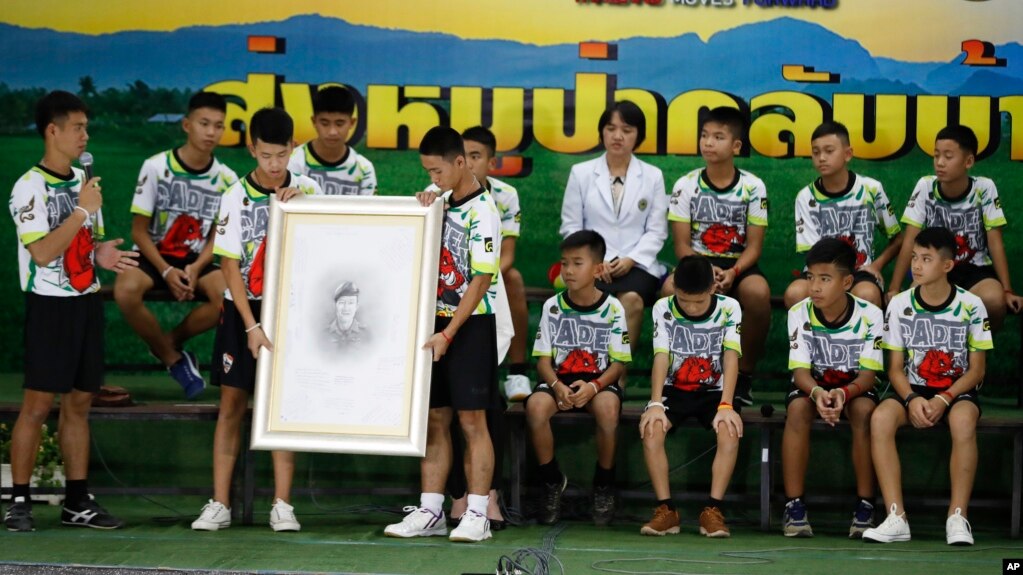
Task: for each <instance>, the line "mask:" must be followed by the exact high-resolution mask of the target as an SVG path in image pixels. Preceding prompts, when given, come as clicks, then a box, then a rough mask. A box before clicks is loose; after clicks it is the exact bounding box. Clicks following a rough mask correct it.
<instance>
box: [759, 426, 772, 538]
mask: <svg viewBox="0 0 1023 575" xmlns="http://www.w3.org/2000/svg"><path fill="white" fill-rule="evenodd" d="M770 529H771V428H770V427H768V426H764V427H761V428H760V530H761V531H768V530H770Z"/></svg>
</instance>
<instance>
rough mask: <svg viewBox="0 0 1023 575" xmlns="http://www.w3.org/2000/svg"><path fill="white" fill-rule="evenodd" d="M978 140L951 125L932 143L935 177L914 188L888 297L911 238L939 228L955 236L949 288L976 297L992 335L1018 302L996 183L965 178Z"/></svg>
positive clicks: (902, 270) (904, 267)
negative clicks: (904, 235) (927, 229)
mask: <svg viewBox="0 0 1023 575" xmlns="http://www.w3.org/2000/svg"><path fill="white" fill-rule="evenodd" d="M977 147H978V143H977V136H976V134H974V133H973V130H971V129H970V128H969V127H967V126H961V125H951V126H946V127H945V128H942V129H941V131H939V132H938V135H937V137H936V138H935V143H934V175H933V176H924V177H922V178H920V180H919V181H918V182H917V183H916V187H915V188H914V189H913V195H911V196H910V197H909V203H908V204H906V210H905V211H904V212H903V213H902V223H904V224H906V238H905V240H904V242H903V245H902V251H901V252H900V253H899V259H898V260H897V261H896V263H895V271H894V273H893V275H892V281H891V284H890V285H889V288H888V290H889V294H888V295H889V297H891V296H894V295H895V294H896V293H898V292H899V291H900V290H901V289H902V284H903V281H904V279H905V277H906V272H907V271H909V269H910V266H911V262H910V260H911V258H912V252H913V245H914V244H913V238H915V237H916V234H918V233H920V230H921V229H922V228H926V227H943V228H947V229H949V230H952V232H953V233H954V234H955V241H956V245H955V252H954V253H955V260H954V261H955V267H954V268H952V271H951V272H950V273H949V274H948V280H949V281H950V282H952V283H953V284H955V285H957V286H959V287H961V288H963V289H966V290H969V291H970V293H972V294H974V295H977V296H979V297H980V299H981V301H983V302H984V307H985V309H987V313H988V315H989V317H990V320H991V329H992V330H994V331H997V330H998V329H999V328H1000V327H1001V326H1002V321H1003V320H1004V319H1005V313H1006V309H1008V310H1011V311H1012V312H1013V313H1019V311H1020V310H1021V309H1023V298H1021V297H1020V296H1018V295H1016V293H1015V292H1013V291H1012V283H1011V281H1012V280H1011V278H1010V276H1009V262H1008V259H1007V258H1006V256H1005V243H1004V241H1003V238H1002V227H1003V226H1005V225H1007V222H1006V221H1005V214H1004V213H1003V212H1002V203H1001V200H1000V199H999V198H998V190H997V189H996V188H995V183H994V182H993V181H991V180H990V179H989V178H984V177H973V176H970V169H971V168H972V167H973V165H974V163H975V162H976V156H977Z"/></svg>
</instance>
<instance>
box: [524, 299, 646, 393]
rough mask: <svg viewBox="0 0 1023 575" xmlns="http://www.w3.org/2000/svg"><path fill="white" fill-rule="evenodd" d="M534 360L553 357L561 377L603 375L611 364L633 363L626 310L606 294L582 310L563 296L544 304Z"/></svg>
mask: <svg viewBox="0 0 1023 575" xmlns="http://www.w3.org/2000/svg"><path fill="white" fill-rule="evenodd" d="M533 357H549V358H551V361H552V363H553V364H554V371H555V372H556V373H558V374H559V375H575V376H579V375H583V374H592V375H600V374H602V373H604V372H605V371H607V368H609V367H611V363H612V362H615V361H619V362H622V363H629V362H631V361H632V350H631V349H630V347H629V328H628V326H627V325H626V323H625V308H623V307H622V304H621V302H619V301H618V300H617V299H616V298H615V297H614V296H612V295H611V294H608V293H606V292H603V296H602V297H601V298H600V300H599V301H597V303H595V304H593V305H590V306H585V307H584V306H580V305H578V304H576V303H575V302H573V301H572V300H571V299H569V297H568V292H567V291H566V292H561V293H559V294H558V295H556V296H553V297H551V298H549V299H548V300H547V301H546V302H544V304H543V315H542V316H541V317H540V327H539V329H537V332H536V343H534V344H533Z"/></svg>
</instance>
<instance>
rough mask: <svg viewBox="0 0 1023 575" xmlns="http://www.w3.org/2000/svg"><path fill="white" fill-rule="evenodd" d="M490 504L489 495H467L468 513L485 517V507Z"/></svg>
mask: <svg viewBox="0 0 1023 575" xmlns="http://www.w3.org/2000/svg"><path fill="white" fill-rule="evenodd" d="M489 504H490V495H489V494H488V495H473V494H472V493H470V494H469V505H468V508H469V511H475V512H476V513H479V514H480V515H482V516H484V517H486V516H487V505H489Z"/></svg>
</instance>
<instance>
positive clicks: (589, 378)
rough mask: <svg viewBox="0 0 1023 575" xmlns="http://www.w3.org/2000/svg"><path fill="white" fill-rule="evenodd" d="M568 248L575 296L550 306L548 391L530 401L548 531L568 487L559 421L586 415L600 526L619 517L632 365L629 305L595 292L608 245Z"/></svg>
mask: <svg viewBox="0 0 1023 575" xmlns="http://www.w3.org/2000/svg"><path fill="white" fill-rule="evenodd" d="M560 248H561V277H562V279H563V280H564V281H565V286H566V288H567V289H566V290H565V291H563V292H561V293H559V294H557V295H555V296H553V297H551V298H550V299H548V300H547V301H546V302H544V304H543V315H542V316H541V317H540V327H539V329H538V331H537V334H536V343H534V344H533V356H534V357H536V358H538V359H537V364H536V371H537V376H538V378H539V380H540V383H539V384H538V385H537V386H536V389H535V390H534V391H533V393H532V394H531V395H530V396H529V397H528V398H527V399H526V423H527V424H528V425H529V432H530V437H531V438H532V440H533V449H534V450H535V452H536V460H537V463H539V464H540V467H539V471H540V480H541V482H542V483H543V486H544V493H543V499H542V501H541V504H540V513H541V515H540V523H543V524H544V525H553V524H554V523H557V522H558V519H560V517H561V494H562V493H563V492H564V490H565V486H566V485H567V484H568V477H566V476H565V474H563V473H562V472H561V469H560V468H559V466H558V460H557V458H555V456H554V434H553V433H552V432H551V424H550V421H551V417H553V416H554V415H555V414H557V413H558V412H559V411H586V412H589V413H590V414H592V415H593V417H594V419H595V420H596V424H597V425H596V427H597V429H596V431H597V434H596V443H597V465H596V469H595V471H594V474H593V521H594V523H596V524H597V525H599V526H603V525H607V524H608V523H610V522H611V519H612V518H613V517H614V512H615V496H614V477H615V443H616V438H617V433H618V416H619V415H620V413H621V408H622V396H623V393H622V389H621V388H620V387H619V386H618V380H619V379H620V378H621V376H622V375H623V374H624V373H625V366H626V364H627V363H629V362H631V361H632V351H631V349H630V347H629V329H628V325H627V323H626V321H625V308H623V307H622V304H621V302H619V301H618V299H616V298H615V297H614V296H612V295H611V294H609V293H607V292H603V291H601V290H599V289H597V286H596V285H595V284H596V280H597V278H599V277H600V274H601V271H602V269H601V268H602V267H603V266H604V253H605V250H606V247H605V244H604V238H602V237H601V236H600V234H598V233H597V232H595V231H592V230H581V231H578V232H574V233H572V234H569V236H568V237H566V238H565V239H564V240H562V242H561V246H560Z"/></svg>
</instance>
